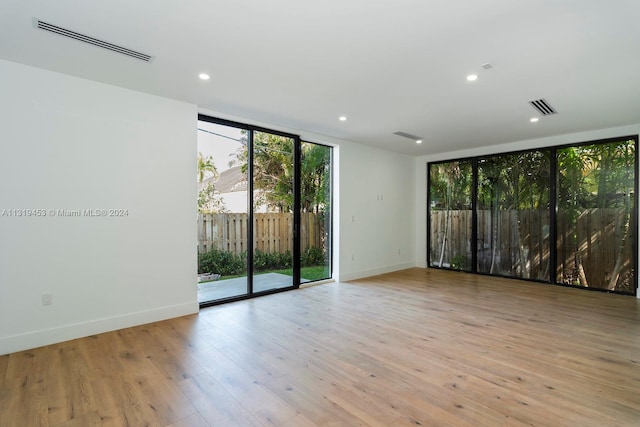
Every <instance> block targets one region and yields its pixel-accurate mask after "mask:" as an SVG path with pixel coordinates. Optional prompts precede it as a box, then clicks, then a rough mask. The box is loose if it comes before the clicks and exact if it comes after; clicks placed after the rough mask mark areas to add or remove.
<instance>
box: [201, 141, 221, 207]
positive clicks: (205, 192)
mask: <svg viewBox="0 0 640 427" xmlns="http://www.w3.org/2000/svg"><path fill="white" fill-rule="evenodd" d="M218 177H219V174H218V170H217V169H216V165H215V164H214V163H213V156H207V157H205V156H204V155H203V154H202V153H198V183H199V184H200V190H199V191H198V213H219V212H224V211H225V206H224V200H223V199H222V196H221V195H220V193H219V192H218V191H216V188H215V185H214V183H213V182H211V181H209V182H206V183H205V182H204V180H205V179H207V178H212V180H217V179H218Z"/></svg>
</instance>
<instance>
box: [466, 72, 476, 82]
mask: <svg viewBox="0 0 640 427" xmlns="http://www.w3.org/2000/svg"><path fill="white" fill-rule="evenodd" d="M467 80H468V81H470V82H473V81H476V80H478V75H477V74H469V75H468V76H467Z"/></svg>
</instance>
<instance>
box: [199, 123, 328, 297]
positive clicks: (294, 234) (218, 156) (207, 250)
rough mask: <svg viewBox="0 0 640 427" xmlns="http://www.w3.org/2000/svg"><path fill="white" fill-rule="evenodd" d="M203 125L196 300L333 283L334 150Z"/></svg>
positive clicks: (243, 128)
mask: <svg viewBox="0 0 640 427" xmlns="http://www.w3.org/2000/svg"><path fill="white" fill-rule="evenodd" d="M199 119H200V120H199V121H198V189H199V193H198V282H199V283H198V301H199V302H200V303H201V304H205V305H207V304H215V303H219V302H224V301H231V300H236V299H241V298H247V297H251V296H255V295H261V294H266V293H271V292H277V291H280V290H286V289H294V288H296V287H298V286H300V284H301V283H303V282H308V281H313V280H319V279H325V278H330V277H331V226H330V223H331V220H330V218H331V148H330V147H327V146H323V145H319V144H313V143H308V142H305V143H302V142H301V141H300V139H299V137H297V136H296V135H289V134H286V133H281V132H276V131H270V130H268V129H263V128H257V127H252V126H248V125H242V124H239V123H235V122H229V121H225V120H219V119H215V118H211V117H207V116H200V117H199ZM301 266H302V270H301ZM301 272H302V273H304V276H301Z"/></svg>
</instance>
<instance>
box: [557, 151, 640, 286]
mask: <svg viewBox="0 0 640 427" xmlns="http://www.w3.org/2000/svg"><path fill="white" fill-rule="evenodd" d="M635 160H636V144H635V141H633V140H631V139H620V140H614V141H609V142H605V143H600V144H586V145H580V146H575V147H564V148H560V149H558V176H557V182H558V192H557V193H558V196H557V212H558V214H557V224H558V240H557V248H558V249H557V251H558V256H557V258H558V264H557V268H556V281H557V282H558V283H563V284H567V285H576V286H581V287H589V288H597V289H603V290H610V291H619V292H625V293H626V292H629V293H634V292H635V277H634V276H635V268H634V260H635V255H634V246H635V241H636V240H635V239H636V238H635V236H636V232H635V230H636V228H635V227H636V222H637V215H634V212H635V203H634V202H635Z"/></svg>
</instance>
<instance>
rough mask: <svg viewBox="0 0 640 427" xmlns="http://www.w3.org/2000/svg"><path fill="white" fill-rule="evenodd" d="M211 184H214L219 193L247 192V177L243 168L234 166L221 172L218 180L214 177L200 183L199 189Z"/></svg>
mask: <svg viewBox="0 0 640 427" xmlns="http://www.w3.org/2000/svg"><path fill="white" fill-rule="evenodd" d="M210 182H211V183H213V185H214V186H215V188H216V191H218V192H219V193H233V192H236V191H247V175H246V174H244V173H243V172H242V166H234V167H232V168H230V169H227V170H224V171H222V172H220V174H219V175H218V179H217V180H216V179H214V177H209V178H205V179H204V180H203V181H202V182H200V183H198V189H201V188H202V187H204V186H205V185H207V184H208V183H210Z"/></svg>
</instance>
